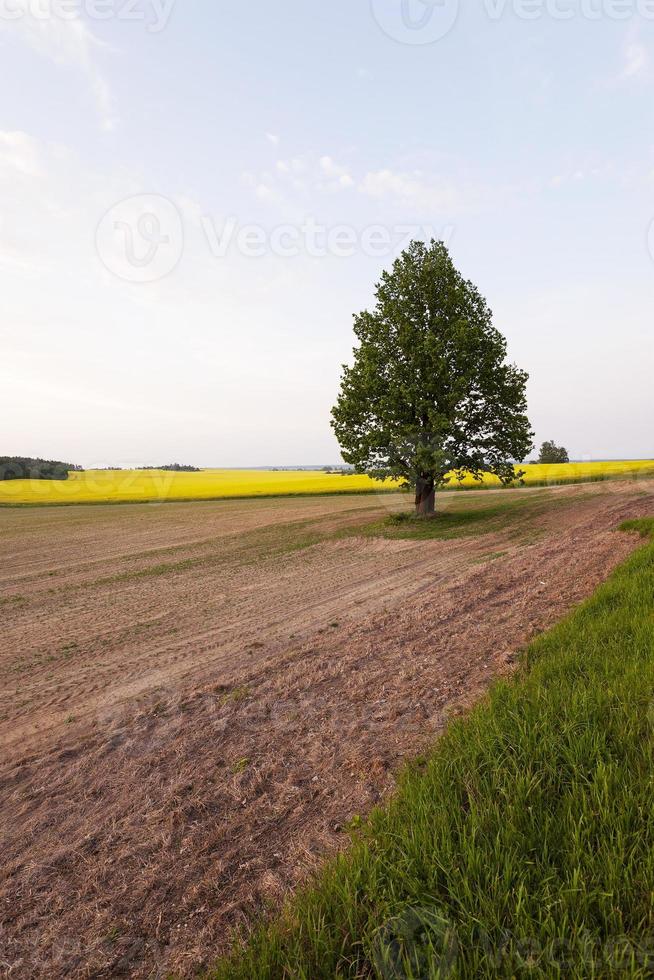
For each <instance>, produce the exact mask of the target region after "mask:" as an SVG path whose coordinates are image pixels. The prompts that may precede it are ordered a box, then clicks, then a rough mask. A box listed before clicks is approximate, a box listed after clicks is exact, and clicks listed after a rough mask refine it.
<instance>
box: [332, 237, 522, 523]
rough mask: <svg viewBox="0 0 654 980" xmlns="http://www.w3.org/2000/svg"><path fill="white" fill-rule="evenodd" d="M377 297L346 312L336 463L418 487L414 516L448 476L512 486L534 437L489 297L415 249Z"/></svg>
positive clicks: (427, 248)
mask: <svg viewBox="0 0 654 980" xmlns="http://www.w3.org/2000/svg"><path fill="white" fill-rule="evenodd" d="M375 295H376V299H377V302H376V305H375V308H374V309H373V310H372V312H368V311H364V312H363V313H359V314H358V315H355V317H354V332H355V334H356V337H357V339H358V341H359V346H358V347H357V348H355V350H354V363H353V365H352V366H351V367H348V366H345V365H344V367H343V377H342V382H341V391H340V394H339V397H338V401H337V403H336V405H335V407H334V408H333V410H332V426H333V428H334V431H335V433H336V437H337V439H338V441H339V444H340V446H341V451H342V454H343V459H344V460H345V461H346V462H347V463H350V464H351V465H352V466H354V467H355V469H356V470H357V472H360V473H369V474H370V475H371V476H374V477H376V478H378V479H382V480H384V479H389V478H400V479H401V480H402V481H403V482H404V484H405V485H408V486H411V487H415V489H416V507H417V509H418V511H419V512H420V513H431V512H433V510H434V492H435V489H436V487H438V486H440V485H443V484H444V483H445V482H447V480H448V478H449V477H448V474H450V473H452V472H454V473H456V474H459V475H461V474H462V473H463V472H469V473H472V474H473V476H475V478H477V479H481V475H482V473H483V472H490V473H494V474H496V476H498V477H499V478H500V480H501V481H502V482H503V483H509V482H511V481H512V480H514V479H515V476H516V474H515V470H514V466H513V461H514V460H518V461H521V460H523V459H524V458H525V456H526V455H527V453H528V452H529V451H530V449H531V446H532V440H533V433H532V432H531V429H530V425H529V420H528V418H527V415H526V407H527V406H526V394H525V388H526V383H527V375H526V374H525V372H524V371H520V370H519V369H518V368H517V367H516V366H515V365H513V364H509V363H507V362H506V341H505V339H504V337H503V336H502V334H501V333H500V332H499V331H498V330H496V328H495V327H494V326H493V324H492V314H491V311H490V309H489V308H488V305H487V303H486V301H485V300H484V298H483V297H482V296H481V295H480V293H479V291H478V290H477V288H476V287H475V286H474V285H473V284H472V283H471V282H468V281H466V280H465V279H463V277H462V276H461V275H460V273H459V272H458V271H457V269H456V268H455V267H454V264H453V262H452V259H451V258H450V255H449V252H448V250H447V248H446V246H445V245H444V244H443V243H442V242H435V241H432V242H431V243H430V244H429V245H426V244H425V243H423V242H412V244H411V245H410V246H409V248H408V249H407V250H406V251H404V252H403V253H402V255H401V256H400V257H399V258H398V259H397V260H396V261H395V262H394V264H393V268H392V270H391V271H390V272H384V273H383V274H382V277H381V280H380V282H379V283H378V284H377V288H376V294H375Z"/></svg>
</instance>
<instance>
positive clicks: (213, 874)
mask: <svg viewBox="0 0 654 980" xmlns="http://www.w3.org/2000/svg"><path fill="white" fill-rule="evenodd" d="M464 498H465V500H466V503H465V505H464V504H462V500H463V499H464ZM443 499H444V500H445V504H444V506H445V508H446V509H449V510H456V508H457V507H458V508H460V507H461V506H465V507H468V506H469V507H472V508H474V507H475V506H484V502H485V501H490V500H491V499H492V495H491V494H490V493H489V492H488V491H487V492H484V493H482V494H476V495H472V494H457V495H448V496H447V498H443ZM497 499H498V500H499V499H501V500H503V501H504V500H510V499H515V501H516V504H517V505H520V506H516V510H515V514H514V515H513V516H512V517H510V518H497V520H495V521H490V523H489V522H486V524H483V523H482V524H480V526H479V527H478V528H477V530H476V531H475V532H474V533H471V532H470V531H466V532H465V536H463V537H453V538H449V539H447V540H403V539H393V540H388V539H386V538H383V537H376V536H371V534H370V533H369V532H365V533H364V531H365V529H364V525H365V526H367V525H369V524H370V523H371V522H374V521H379V520H380V519H381V518H383V517H385V516H387V515H388V513H389V511H393V510H398V509H404V508H406V506H407V503H408V502H407V499H406V497H401V496H399V495H392V496H386V497H383V498H382V497H378V498H370V497H338V498H310V499H293V500H265V501H237V502H229V501H221V502H214V503H201V504H200V503H199V504H170V505H164V506H148V505H136V506H121V507H75V508H66V509H56V508H44V509H38V510H25V511H21V510H4V511H0V621H1V623H2V633H1V637H0V645H1V651H0V681H1V684H0V745H1V746H2V762H1V763H0V818H1V826H2V831H1V837H0V847H1V848H2V851H1V853H2V856H3V872H2V877H1V878H0V902H1V905H0V918H1V925H0V974H2V975H8V976H12V977H62V976H67V977H110V976H112V977H113V976H118V975H129V976H135V977H165V976H168V975H169V974H170V973H171V972H176V973H179V974H181V975H184V976H187V975H191V974H193V973H194V972H196V971H198V970H199V969H201V968H203V967H205V966H207V965H209V964H210V963H211V961H212V960H213V959H215V958H216V956H217V955H218V954H219V953H220V952H221V951H223V950H224V949H225V948H226V947H227V946H228V944H229V941H230V935H231V932H232V930H233V928H234V927H235V926H237V925H246V926H247V924H249V923H251V922H252V920H253V918H254V917H255V916H256V915H258V914H259V913H260V912H261V911H262V910H265V909H266V908H268V907H270V906H273V907H274V906H276V905H278V903H279V900H280V899H281V898H282V897H283V896H284V895H286V894H287V893H288V892H289V890H290V889H292V888H293V887H295V886H296V885H297V884H298V883H299V882H300V881H302V880H303V879H305V878H306V876H307V875H308V874H309V873H310V872H311V871H312V870H313V869H314V868H315V867H316V866H317V864H318V863H319V862H320V860H321V859H322V858H323V857H324V856H325V855H326V854H330V853H333V852H335V851H336V850H337V849H339V848H341V847H343V846H345V845H346V844H347V841H348V835H347V833H346V832H345V830H344V828H345V827H346V826H347V824H348V822H349V821H350V820H351V818H352V817H353V816H354V815H355V814H364V813H366V812H367V811H369V810H370V808H371V807H372V806H373V805H374V804H375V803H377V802H378V801H379V800H381V799H382V798H383V797H384V795H385V794H387V793H388V792H389V791H390V790H391V789H392V787H393V785H394V773H396V772H397V769H398V766H399V765H400V764H401V762H402V760H403V759H405V758H406V757H407V756H409V755H411V754H414V753H417V752H419V751H420V750H421V749H423V748H424V747H425V746H426V745H429V744H430V743H432V742H433V740H434V738H435V737H436V735H437V734H438V733H439V732H440V731H442V729H443V726H444V725H445V724H446V722H447V719H448V718H449V717H451V716H452V715H453V714H456V713H459V712H461V711H462V710H464V709H465V708H466V706H467V705H469V704H471V703H472V702H473V701H474V700H475V699H477V698H478V697H479V696H480V694H481V693H482V692H483V691H484V690H485V689H486V688H487V687H488V684H489V683H490V682H491V680H492V679H493V678H494V677H496V676H498V675H501V674H504V673H507V672H508V671H510V670H511V669H512V664H513V663H514V662H515V659H516V653H517V652H518V651H519V650H520V648H521V647H522V646H523V645H524V644H525V642H526V641H527V640H529V639H530V638H531V637H533V636H534V635H535V634H536V633H537V632H539V631H541V630H543V629H545V628H547V627H548V626H550V625H551V624H553V623H554V622H555V621H556V620H558V619H560V618H561V616H562V615H563V614H564V613H565V612H566V611H568V610H569V609H570V608H571V607H572V606H573V605H574V604H576V603H578V602H579V601H580V600H581V599H583V598H584V597H585V596H587V595H588V594H589V593H590V592H591V591H592V590H593V589H594V588H595V587H596V586H597V584H598V583H599V582H600V581H602V580H603V579H604V578H606V576H607V575H608V574H609V572H610V571H611V570H612V569H613V567H614V566H615V565H616V564H618V563H619V562H620V561H622V560H623V559H624V558H625V557H626V556H627V555H628V554H629V553H630V552H631V551H632V550H633V548H634V547H636V545H637V543H638V542H637V539H636V537H635V536H633V535H628V534H625V533H622V532H618V531H617V530H616V528H617V525H618V524H619V523H620V522H621V521H623V520H625V519H627V518H631V517H638V516H644V515H648V514H649V515H651V514H652V512H653V506H654V484H652V483H651V482H646V481H641V482H639V483H636V484H634V483H615V484H606V485H602V486H600V487H596V486H581V487H560V488H556V489H551V490H545V491H516V492H515V493H514V492H513V491H504V492H502V493H501V494H498V495H497ZM475 500H476V501H480V503H479V504H478V505H477V504H475ZM525 503H527V506H523V505H524V504H525ZM359 528H360V529H361V531H360V532H359Z"/></svg>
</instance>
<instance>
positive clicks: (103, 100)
mask: <svg viewBox="0 0 654 980" xmlns="http://www.w3.org/2000/svg"><path fill="white" fill-rule="evenodd" d="M12 10H13V12H14V14H13V16H12V17H11V18H1V19H0V30H2V31H4V32H5V34H7V35H9V36H11V37H13V38H15V39H16V40H18V41H19V42H20V43H23V44H26V45H27V46H29V47H30V48H32V50H33V51H36V52H37V53H38V54H40V55H41V56H42V57H44V58H47V59H49V60H50V61H52V62H53V63H54V64H56V65H58V66H60V67H63V68H71V69H74V70H77V71H79V72H81V73H82V74H83V75H84V76H85V78H86V80H87V82H88V84H89V86H90V89H91V91H92V93H93V97H94V99H95V103H96V106H97V110H98V113H99V116H100V121H101V125H102V127H103V129H106V130H111V129H113V128H114V127H115V125H116V123H117V121H118V120H117V116H116V112H115V106H114V100H113V96H112V94H111V90H110V88H109V85H108V83H107V81H106V80H105V78H104V76H103V74H102V72H101V71H100V69H99V67H98V65H97V63H96V55H97V52H98V51H99V50H101V49H103V48H104V49H106V45H104V44H103V43H102V42H101V41H100V40H99V39H98V38H97V37H96V36H95V35H94V34H93V32H92V31H91V30H90V29H89V27H88V26H87V24H86V23H85V22H84V20H83V19H82V17H80V15H79V14H78V13H76V12H74V11H70V12H67V13H66V16H62V14H61V12H60V11H58V8H57V6H56V4H55V2H54V0H41V3H40V5H39V7H38V16H36V12H37V11H36V9H35V5H34V4H33V3H31V2H30V0H14V4H13V8H12Z"/></svg>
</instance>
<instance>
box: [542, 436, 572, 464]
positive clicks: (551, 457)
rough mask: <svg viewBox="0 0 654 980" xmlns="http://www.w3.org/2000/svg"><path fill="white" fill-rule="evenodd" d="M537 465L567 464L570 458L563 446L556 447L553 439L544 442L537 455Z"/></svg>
mask: <svg viewBox="0 0 654 980" xmlns="http://www.w3.org/2000/svg"><path fill="white" fill-rule="evenodd" d="M538 462H539V463H569V462H570V457H569V456H568V450H567V449H566V448H565V446H557V445H556V443H555V442H554V440H553V439H550V440H549V441H548V442H544V443H543V445H542V446H541V447H540V453H539V455H538Z"/></svg>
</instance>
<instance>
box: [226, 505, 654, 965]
mask: <svg viewBox="0 0 654 980" xmlns="http://www.w3.org/2000/svg"><path fill="white" fill-rule="evenodd" d="M625 528H626V529H631V530H638V531H639V532H640V533H641V534H642V535H643V536H648V537H651V536H652V535H653V534H654V520H649V521H637V522H631V523H630V524H629V525H627V526H625ZM653 699H654V543H648V544H647V545H645V546H644V547H643V548H642V549H640V550H639V551H637V552H636V553H635V554H634V555H633V556H632V557H631V558H630V559H629V560H628V561H627V562H626V563H625V564H624V565H622V566H621V567H620V568H619V569H618V570H617V571H616V572H615V573H614V574H613V575H612V577H611V578H610V579H609V581H608V582H607V583H606V584H605V585H603V586H602V587H601V588H600V589H599V590H598V591H597V592H596V593H595V595H594V596H593V597H592V598H591V599H590V600H588V601H587V602H585V603H584V604H583V605H581V606H580V607H579V608H578V609H577V610H576V611H575V612H573V613H572V614H571V615H570V616H569V617H568V618H566V619H565V620H564V621H563V622H562V623H560V624H559V625H558V626H557V627H555V628H554V629H553V630H551V631H550V632H548V633H546V634H544V635H543V636H542V637H540V638H539V639H537V640H536V641H535V642H534V643H532V644H531V645H530V646H529V648H528V649H527V651H526V654H525V657H524V661H523V664H522V666H521V668H520V670H519V672H518V674H517V675H516V676H515V677H514V678H512V679H511V680H507V681H502V682H499V683H496V684H495V685H494V686H493V688H492V690H491V691H490V693H489V694H488V695H487V696H486V698H485V699H484V700H483V701H482V702H481V703H480V704H479V705H478V706H477V708H475V709H474V710H473V711H471V712H470V713H469V714H468V715H467V716H466V717H465V718H464V719H462V720H460V721H457V722H455V723H453V724H452V725H451V726H450V727H449V728H448V730H447V732H446V733H445V734H444V735H443V736H442V738H440V739H439V740H438V742H437V744H436V745H435V747H434V749H433V751H432V753H431V754H430V755H429V756H428V757H426V758H424V759H422V760H417V761H414V762H413V763H412V764H411V765H410V766H408V767H407V768H406V770H405V772H404V773H403V774H402V777H401V779H400V785H399V788H398V791H397V793H396V794H395V796H394V797H393V799H392V800H391V801H390V802H389V803H388V804H387V805H386V806H384V807H383V808H380V809H378V810H376V811H375V812H374V813H373V814H372V815H371V817H370V819H369V820H368V821H367V822H366V823H365V824H364V825H363V827H362V828H360V829H357V830H356V831H353V842H352V845H351V847H350V848H349V849H348V850H347V852H346V853H345V854H343V855H342V856H340V857H339V858H337V859H335V860H332V861H331V862H330V863H329V864H328V865H327V866H326V867H325V869H324V870H323V871H322V872H321V874H320V875H319V876H318V878H317V879H316V880H315V881H314V883H313V884H312V885H311V886H310V887H308V888H307V889H305V890H304V891H302V892H300V893H298V894H296V895H295V896H294V897H293V898H292V899H291V901H290V902H289V904H288V905H287V907H286V908H285V909H284V910H283V911H282V913H281V914H279V915H278V916H277V917H275V918H274V919H273V920H272V922H271V923H268V924H264V925H262V926H261V927H260V928H259V929H258V930H257V931H256V932H255V933H254V934H253V935H252V936H250V937H249V939H248V940H247V941H244V942H243V943H242V944H240V945H238V946H237V948H236V950H235V952H234V954H233V955H232V956H230V957H229V958H227V959H225V960H223V961H221V962H219V964H218V965H217V966H216V967H215V968H214V969H213V971H212V972H211V974H210V976H211V977H213V978H214V980H227V978H229V980H253V978H257V980H259V978H266V977H270V978H275V980H277V978H289V980H290V978H293V980H320V978H334V977H348V978H355V977H356V978H363V977H381V978H383V980H424V978H430V980H431V978H441V977H442V978H444V977H453V978H454V977H462V978H463V977H465V978H478V977H488V978H495V977H530V978H532V977H539V978H541V977H542V978H548V980H549V978H552V977H574V978H578V977H589V978H595V977H597V978H599V977H615V976H620V977H623V976H624V977H635V978H641V977H642V978H645V977H652V976H654V897H653V894H654V765H653V762H654V700H653Z"/></svg>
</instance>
